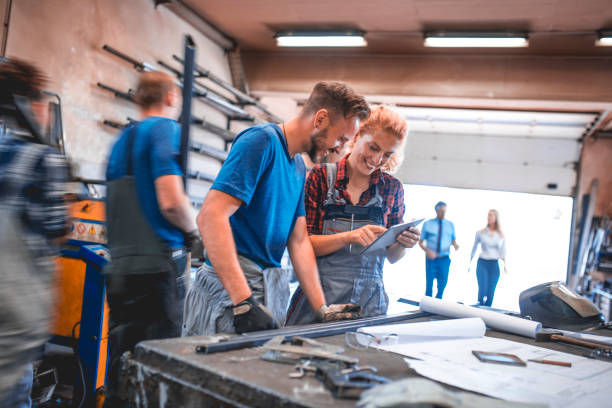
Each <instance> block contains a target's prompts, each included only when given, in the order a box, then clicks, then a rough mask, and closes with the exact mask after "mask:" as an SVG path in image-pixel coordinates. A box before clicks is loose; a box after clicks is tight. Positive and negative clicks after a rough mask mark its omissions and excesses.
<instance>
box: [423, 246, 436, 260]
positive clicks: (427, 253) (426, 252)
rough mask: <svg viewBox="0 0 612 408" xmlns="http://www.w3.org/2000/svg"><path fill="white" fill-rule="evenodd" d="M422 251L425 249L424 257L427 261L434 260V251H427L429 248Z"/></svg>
mask: <svg viewBox="0 0 612 408" xmlns="http://www.w3.org/2000/svg"><path fill="white" fill-rule="evenodd" d="M424 249H425V256H426V257H427V258H428V259H435V258H436V253H435V252H434V251H432V250H431V249H429V248H424Z"/></svg>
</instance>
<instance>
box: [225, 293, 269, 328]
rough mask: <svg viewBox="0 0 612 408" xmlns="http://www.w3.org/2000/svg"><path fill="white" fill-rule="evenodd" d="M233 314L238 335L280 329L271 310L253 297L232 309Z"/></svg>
mask: <svg viewBox="0 0 612 408" xmlns="http://www.w3.org/2000/svg"><path fill="white" fill-rule="evenodd" d="M232 312H233V314H234V329H236V333H246V332H252V331H259V330H271V329H278V327H279V325H278V323H277V322H276V319H275V318H274V315H273V314H272V312H271V311H270V309H268V308H267V307H265V306H264V305H262V304H261V303H259V302H258V301H256V300H255V299H254V298H253V296H249V297H248V298H246V299H245V300H243V301H242V302H240V303H238V304H237V305H236V306H234V307H232Z"/></svg>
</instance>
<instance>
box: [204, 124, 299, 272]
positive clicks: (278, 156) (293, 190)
mask: <svg viewBox="0 0 612 408" xmlns="http://www.w3.org/2000/svg"><path fill="white" fill-rule="evenodd" d="M305 178H306V166H305V165H304V161H303V160H302V157H301V156H300V155H299V154H296V155H295V156H294V157H293V158H292V157H290V156H289V150H288V149H287V142H286V140H285V136H284V135H283V132H282V131H281V129H280V128H279V127H278V126H276V125H273V124H265V125H259V126H254V127H252V128H249V129H247V130H245V131H243V132H242V133H240V134H239V135H238V136H236V139H235V140H234V143H233V145H232V149H231V150H230V153H229V155H228V157H227V160H226V161H225V163H224V164H223V167H222V168H221V171H220V172H219V174H218V175H217V178H216V180H215V182H214V184H213V185H212V188H213V189H216V190H219V191H223V192H224V193H227V194H229V195H231V196H233V197H236V198H238V199H239V200H241V201H242V202H243V205H242V206H240V208H239V209H238V210H237V211H236V212H235V213H234V215H232V216H231V218H230V225H231V227H232V232H233V234H234V240H235V242H236V249H237V251H238V253H239V254H241V255H243V256H245V257H247V258H249V259H250V260H252V261H253V262H256V263H257V264H258V265H259V266H261V267H263V268H266V267H275V266H280V261H281V258H282V256H283V252H284V251H285V248H286V247H287V241H288V240H289V237H290V235H291V232H292V231H293V227H294V225H295V221H296V220H297V218H298V217H304V216H305V210H304V181H305Z"/></svg>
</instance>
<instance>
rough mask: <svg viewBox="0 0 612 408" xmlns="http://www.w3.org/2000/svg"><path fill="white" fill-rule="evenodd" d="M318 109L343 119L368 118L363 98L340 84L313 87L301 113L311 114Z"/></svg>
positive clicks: (331, 83)
mask: <svg viewBox="0 0 612 408" xmlns="http://www.w3.org/2000/svg"><path fill="white" fill-rule="evenodd" d="M319 109H327V110H328V111H330V116H336V117H337V116H338V115H342V117H343V118H345V119H348V118H352V117H358V118H359V119H360V120H364V119H367V118H368V117H369V116H370V107H369V106H368V104H367V102H366V101H365V99H364V98H363V96H361V95H357V94H356V93H355V91H353V90H352V89H351V88H349V87H348V86H347V85H346V84H343V83H341V82H319V83H318V84H316V85H315V86H314V89H313V90H312V93H311V94H310V96H309V97H308V100H307V101H306V104H305V105H304V111H303V112H304V113H308V114H312V113H315V112H317V111H318V110H319Z"/></svg>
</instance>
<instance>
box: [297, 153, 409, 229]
mask: <svg viewBox="0 0 612 408" xmlns="http://www.w3.org/2000/svg"><path fill="white" fill-rule="evenodd" d="M348 157H349V155H347V156H346V157H344V158H343V159H341V160H340V161H339V162H338V163H337V166H338V172H337V174H336V184H335V187H336V189H337V190H338V192H339V194H340V198H344V199H345V200H346V202H347V203H351V198H350V196H349V193H348V190H347V188H346V187H347V185H348V181H349V178H348V171H347V170H348V169H347V158H348ZM377 185H378V191H379V194H380V196H381V197H382V200H383V203H382V206H383V223H384V225H385V226H386V227H387V228H389V227H391V226H393V225H396V224H400V223H401V222H402V220H403V219H404V212H405V211H406V207H405V205H404V187H403V186H402V183H401V182H400V181H399V180H398V179H396V178H395V177H393V176H392V175H390V174H387V173H383V172H382V171H380V170H376V171H375V172H374V173H372V176H371V178H370V187H369V188H368V189H367V190H366V191H364V192H363V193H362V194H361V197H360V198H359V203H358V204H357V205H361V206H363V205H366V204H367V203H368V201H370V200H371V199H372V198H373V197H375V196H376V186H377ZM305 188H306V192H305V204H306V222H307V224H308V233H309V234H311V235H312V234H316V235H320V234H322V231H323V217H324V216H325V210H324V209H323V206H324V203H325V199H326V198H327V190H328V187H327V170H326V168H325V166H320V165H318V166H315V167H313V169H312V171H311V172H310V174H309V175H308V178H307V179H306V187H305Z"/></svg>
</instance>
